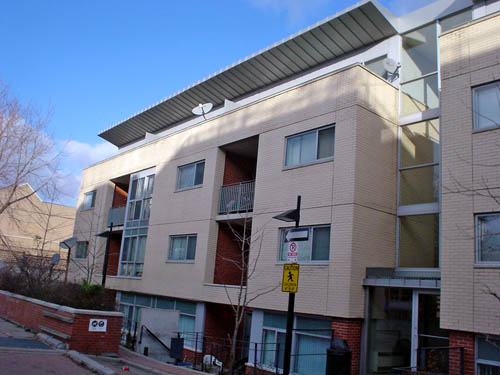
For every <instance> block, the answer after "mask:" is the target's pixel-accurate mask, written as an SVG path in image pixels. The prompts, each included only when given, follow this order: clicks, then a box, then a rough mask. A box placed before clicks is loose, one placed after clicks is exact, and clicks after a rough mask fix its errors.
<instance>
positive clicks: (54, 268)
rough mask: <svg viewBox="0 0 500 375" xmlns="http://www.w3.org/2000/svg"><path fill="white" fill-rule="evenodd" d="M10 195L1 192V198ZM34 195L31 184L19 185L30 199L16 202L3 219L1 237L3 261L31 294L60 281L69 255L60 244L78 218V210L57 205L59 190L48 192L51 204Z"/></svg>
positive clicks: (6, 190)
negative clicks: (76, 211) (65, 257)
mask: <svg viewBox="0 0 500 375" xmlns="http://www.w3.org/2000/svg"><path fill="white" fill-rule="evenodd" d="M9 192H10V190H8V189H7V188H5V189H1V190H0V196H2V195H5V194H9ZM32 192H33V189H32V188H31V187H30V186H29V185H22V186H19V187H18V193H20V194H23V195H25V196H28V197H27V198H25V199H23V200H20V201H17V202H15V203H13V204H12V205H11V206H10V208H11V210H10V211H11V212H9V214H8V215H7V214H6V212H4V214H3V215H1V216H0V223H1V224H2V225H1V227H2V228H3V230H4V233H3V234H2V235H1V236H0V247H1V248H2V253H3V255H4V257H3V258H4V259H5V260H7V261H8V263H9V265H10V268H11V269H10V270H11V271H12V272H16V273H17V274H18V275H19V276H20V278H19V280H20V281H22V284H23V286H22V288H23V289H24V290H25V292H27V293H28V294H30V295H34V293H36V291H40V290H45V289H46V288H47V287H49V286H50V285H51V284H52V283H53V282H54V281H56V280H58V279H60V276H61V275H62V273H63V272H64V266H65V263H64V261H63V259H61V258H63V257H64V256H65V255H66V254H65V252H64V251H61V249H60V248H59V242H60V241H61V240H63V239H64V238H66V237H67V236H69V235H70V233H71V232H72V230H73V224H74V218H75V210H74V208H72V207H68V206H63V205H59V204H55V203H54V200H55V199H56V196H57V190H56V189H52V190H50V191H49V190H46V191H45V193H46V196H48V197H49V199H50V201H49V202H44V201H42V200H41V199H40V198H39V197H38V195H37V194H30V193H32ZM56 254H57V256H56ZM61 255H62V256H61ZM54 256H55V257H54Z"/></svg>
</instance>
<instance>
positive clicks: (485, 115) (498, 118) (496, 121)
mask: <svg viewBox="0 0 500 375" xmlns="http://www.w3.org/2000/svg"><path fill="white" fill-rule="evenodd" d="M472 110H473V118H474V129H485V128H491V127H495V126H500V81H497V82H493V83H489V84H487V85H482V86H479V87H475V88H473V89H472Z"/></svg>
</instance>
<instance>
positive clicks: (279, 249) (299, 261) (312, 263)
mask: <svg viewBox="0 0 500 375" xmlns="http://www.w3.org/2000/svg"><path fill="white" fill-rule="evenodd" d="M322 227H323V228H324V227H328V228H330V238H329V246H328V259H325V260H313V259H312V244H313V237H314V230H311V232H310V236H311V252H310V254H309V255H310V257H311V260H308V261H305V260H298V259H297V263H298V264H307V265H323V266H324V265H327V264H328V263H330V255H331V254H330V252H331V251H332V241H331V236H332V226H331V224H317V225H301V226H300V227H299V228H310V229H314V228H322ZM292 228H295V227H281V228H279V230H278V259H277V261H276V264H284V263H287V261H286V260H281V239H282V232H283V231H285V230H287V229H292Z"/></svg>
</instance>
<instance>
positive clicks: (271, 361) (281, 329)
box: [261, 313, 286, 368]
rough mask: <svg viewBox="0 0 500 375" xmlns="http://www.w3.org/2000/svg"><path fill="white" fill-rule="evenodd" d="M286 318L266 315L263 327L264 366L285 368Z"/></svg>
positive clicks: (277, 315) (262, 359)
mask: <svg viewBox="0 0 500 375" xmlns="http://www.w3.org/2000/svg"><path fill="white" fill-rule="evenodd" d="M285 336H286V316H285V315H280V314H272V313H265V314H264V323H263V327H262V349H261V351H262V358H261V361H262V364H263V365H264V366H267V367H270V368H283V361H284V359H285Z"/></svg>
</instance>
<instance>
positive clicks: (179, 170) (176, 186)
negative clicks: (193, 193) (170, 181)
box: [175, 159, 206, 192]
mask: <svg viewBox="0 0 500 375" xmlns="http://www.w3.org/2000/svg"><path fill="white" fill-rule="evenodd" d="M201 163H203V164H205V165H204V166H203V178H202V179H203V182H204V181H205V167H206V162H205V159H202V160H198V161H194V162H192V163H188V164H183V165H179V166H178V167H177V179H176V181H175V192H178V191H185V190H191V189H198V188H200V187H202V186H203V182H202V183H201V184H197V185H195V184H194V183H195V181H193V185H190V186H186V187H185V188H180V187H179V182H180V178H181V173H180V172H181V169H182V168H184V167H189V166H190V165H194V166H195V167H194V168H195V169H194V177H193V178H194V179H195V180H196V167H197V165H198V164H201Z"/></svg>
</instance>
